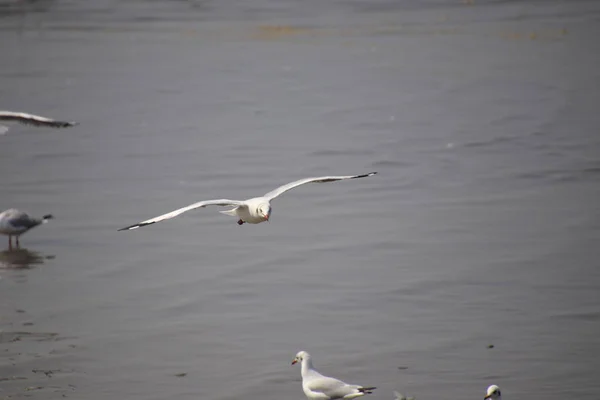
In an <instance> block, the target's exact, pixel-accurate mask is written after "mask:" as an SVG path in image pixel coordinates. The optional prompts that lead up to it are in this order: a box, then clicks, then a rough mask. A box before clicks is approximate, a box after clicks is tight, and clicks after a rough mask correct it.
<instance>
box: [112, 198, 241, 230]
mask: <svg viewBox="0 0 600 400" xmlns="http://www.w3.org/2000/svg"><path fill="white" fill-rule="evenodd" d="M206 206H221V207H228V206H235V207H245V206H246V205H245V203H244V202H243V201H239V200H229V199H219V200H207V201H199V202H197V203H194V204H192V205H189V206H187V207H182V208H179V209H177V210H175V211H171V212H169V213H166V214H163V215H159V216H158V217H154V218H151V219H147V220H146V221H142V222H138V223H137V224H133V225H129V226H126V227H125V228H121V229H118V230H119V231H127V230H133V229H137V228H140V227H142V226H146V225H152V224H155V223H157V222H160V221H164V220H166V219H171V218H175V217H176V216H178V215H180V214H183V213H184V212H186V211H190V210H193V209H195V208H204V207H206Z"/></svg>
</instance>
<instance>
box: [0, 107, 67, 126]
mask: <svg viewBox="0 0 600 400" xmlns="http://www.w3.org/2000/svg"><path fill="white" fill-rule="evenodd" d="M0 120H4V121H17V122H20V123H22V124H29V125H36V126H49V127H51V128H68V127H70V126H75V125H77V122H68V121H57V120H54V119H50V118H46V117H42V116H39V115H33V114H27V113H22V112H15V111H0Z"/></svg>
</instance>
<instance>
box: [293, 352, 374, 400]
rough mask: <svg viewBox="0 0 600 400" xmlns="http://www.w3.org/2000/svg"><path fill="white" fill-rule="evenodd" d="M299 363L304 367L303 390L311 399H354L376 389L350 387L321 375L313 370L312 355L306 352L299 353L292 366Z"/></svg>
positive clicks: (358, 386) (357, 386)
mask: <svg viewBox="0 0 600 400" xmlns="http://www.w3.org/2000/svg"><path fill="white" fill-rule="evenodd" d="M298 362H299V363H301V365H302V390H303V391H304V394H305V395H306V397H307V398H309V399H315V400H330V399H354V398H355V397H361V396H364V395H365V394H371V393H373V390H374V389H376V388H375V387H373V386H371V387H364V386H360V385H349V384H347V383H345V382H342V381H340V380H339V379H335V378H330V377H328V376H323V375H321V374H320V373H318V372H317V371H316V370H315V369H314V368H313V365H312V361H311V357H310V354H308V353H307V352H306V351H299V352H298V354H296V357H295V358H294V361H292V365H294V364H296V363H298Z"/></svg>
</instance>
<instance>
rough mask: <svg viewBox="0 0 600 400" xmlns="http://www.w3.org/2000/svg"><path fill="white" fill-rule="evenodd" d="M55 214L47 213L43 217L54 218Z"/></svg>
mask: <svg viewBox="0 0 600 400" xmlns="http://www.w3.org/2000/svg"><path fill="white" fill-rule="evenodd" d="M52 218H54V216H53V215H52V214H46V215H44V216H43V217H42V219H52Z"/></svg>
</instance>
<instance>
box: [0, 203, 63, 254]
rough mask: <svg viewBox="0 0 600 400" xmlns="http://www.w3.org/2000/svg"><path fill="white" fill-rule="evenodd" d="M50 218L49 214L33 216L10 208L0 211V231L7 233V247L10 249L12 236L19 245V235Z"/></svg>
mask: <svg viewBox="0 0 600 400" xmlns="http://www.w3.org/2000/svg"><path fill="white" fill-rule="evenodd" d="M52 218H53V217H52V215H50V214H47V215H44V216H43V217H42V218H35V217H32V216H31V215H29V214H27V213H26V212H23V211H19V210H17V209H15V208H11V209H9V210H6V211H3V212H1V213H0V233H1V234H3V235H8V248H9V249H12V237H13V236H15V237H16V240H17V243H16V245H17V247H19V246H20V243H19V236H21V235H22V234H24V233H25V232H27V231H28V230H30V229H31V228H35V227H36V226H38V225H41V224H45V223H47V222H48V221H49V220H51V219H52Z"/></svg>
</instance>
